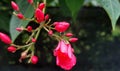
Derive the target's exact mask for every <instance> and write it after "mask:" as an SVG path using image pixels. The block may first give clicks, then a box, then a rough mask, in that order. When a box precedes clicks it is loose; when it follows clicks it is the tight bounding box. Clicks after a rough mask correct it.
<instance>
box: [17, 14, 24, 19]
mask: <svg viewBox="0 0 120 71" xmlns="http://www.w3.org/2000/svg"><path fill="white" fill-rule="evenodd" d="M16 16H17V17H18V18H19V19H23V18H24V16H23V14H21V13H20V14H17V15H16Z"/></svg>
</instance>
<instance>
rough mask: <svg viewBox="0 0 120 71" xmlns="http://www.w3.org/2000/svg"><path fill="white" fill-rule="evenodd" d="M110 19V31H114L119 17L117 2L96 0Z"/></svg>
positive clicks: (119, 10)
mask: <svg viewBox="0 0 120 71" xmlns="http://www.w3.org/2000/svg"><path fill="white" fill-rule="evenodd" d="M97 2H98V3H99V4H100V6H101V7H103V8H104V9H105V11H106V12H107V14H108V16H109V17H110V20H111V24H112V29H113V30H114V29H115V26H116V22H117V20H118V18H119V16H120V3H119V1H118V0H97Z"/></svg>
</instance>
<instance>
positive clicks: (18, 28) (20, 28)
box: [16, 27, 24, 32]
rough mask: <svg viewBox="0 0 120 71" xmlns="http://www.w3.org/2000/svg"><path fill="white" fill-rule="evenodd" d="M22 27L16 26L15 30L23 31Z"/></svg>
mask: <svg viewBox="0 0 120 71" xmlns="http://www.w3.org/2000/svg"><path fill="white" fill-rule="evenodd" d="M23 29H24V28H22V27H17V28H16V30H17V31H19V32H21V31H23Z"/></svg>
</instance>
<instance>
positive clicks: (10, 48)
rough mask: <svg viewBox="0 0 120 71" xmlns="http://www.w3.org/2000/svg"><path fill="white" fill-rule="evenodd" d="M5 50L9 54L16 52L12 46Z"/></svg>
mask: <svg viewBox="0 0 120 71" xmlns="http://www.w3.org/2000/svg"><path fill="white" fill-rule="evenodd" d="M7 50H8V51H9V52H12V53H14V52H15V51H16V48H15V47H14V46H10V47H8V48H7Z"/></svg>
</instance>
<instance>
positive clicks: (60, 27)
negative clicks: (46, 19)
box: [54, 22, 70, 32]
mask: <svg viewBox="0 0 120 71" xmlns="http://www.w3.org/2000/svg"><path fill="white" fill-rule="evenodd" d="M54 25H55V30H56V31H58V32H64V31H66V30H67V29H68V28H69V26H70V24H69V23H68V22H54Z"/></svg>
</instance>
